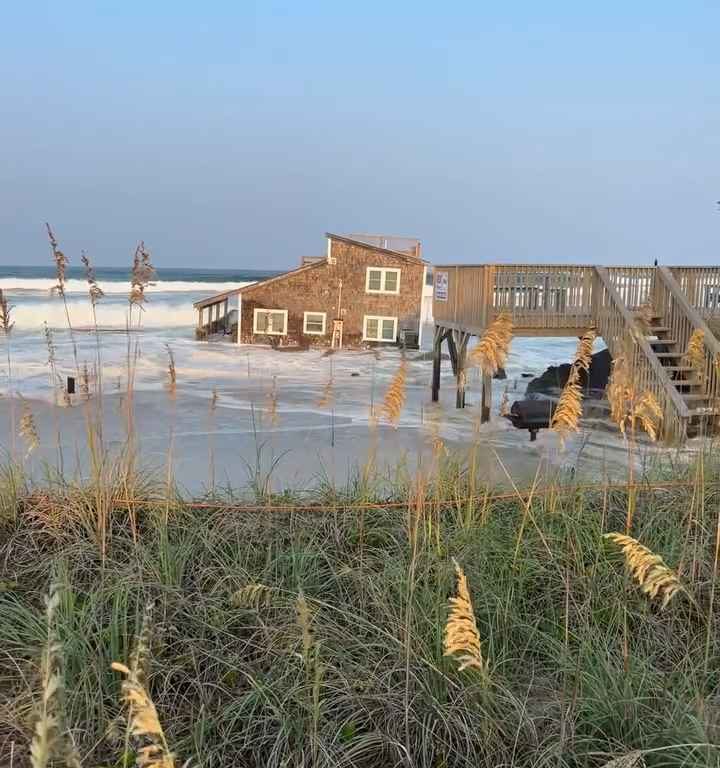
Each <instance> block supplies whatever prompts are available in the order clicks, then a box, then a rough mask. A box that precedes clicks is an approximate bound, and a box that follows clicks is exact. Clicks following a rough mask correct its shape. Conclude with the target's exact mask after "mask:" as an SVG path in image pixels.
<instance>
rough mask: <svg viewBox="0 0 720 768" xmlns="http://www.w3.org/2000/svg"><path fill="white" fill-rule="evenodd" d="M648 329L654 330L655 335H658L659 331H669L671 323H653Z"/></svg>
mask: <svg viewBox="0 0 720 768" xmlns="http://www.w3.org/2000/svg"><path fill="white" fill-rule="evenodd" d="M648 330H651V331H652V335H653V336H657V335H658V333H667V332H668V331H669V330H670V326H669V325H651V326H650V328H649V329H648Z"/></svg>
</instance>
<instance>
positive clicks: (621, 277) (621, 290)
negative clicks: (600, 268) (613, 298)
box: [606, 267, 655, 311]
mask: <svg viewBox="0 0 720 768" xmlns="http://www.w3.org/2000/svg"><path fill="white" fill-rule="evenodd" d="M606 270H607V275H608V277H609V278H610V282H611V283H612V285H613V288H615V290H616V291H617V295H618V296H619V297H620V299H621V300H622V302H623V304H624V305H625V307H626V308H627V309H629V310H630V311H634V310H637V309H640V307H642V306H643V305H644V304H648V303H652V302H653V290H654V286H655V269H654V268H653V267H606Z"/></svg>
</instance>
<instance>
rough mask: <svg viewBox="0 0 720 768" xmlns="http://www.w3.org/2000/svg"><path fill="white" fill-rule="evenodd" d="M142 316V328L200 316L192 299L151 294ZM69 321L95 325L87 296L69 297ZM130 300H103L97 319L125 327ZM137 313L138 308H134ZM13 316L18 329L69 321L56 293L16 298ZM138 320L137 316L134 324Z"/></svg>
mask: <svg viewBox="0 0 720 768" xmlns="http://www.w3.org/2000/svg"><path fill="white" fill-rule="evenodd" d="M144 310H145V311H143V312H142V316H141V325H142V327H143V328H156V329H161V328H180V327H189V326H192V325H194V324H195V321H196V319H197V316H196V313H195V310H194V309H193V306H192V299H191V298H189V299H188V300H187V301H186V302H177V301H175V302H169V301H159V300H154V299H153V298H152V297H150V299H149V301H148V302H147V303H146V304H145V306H144ZM68 312H69V314H70V322H71V323H72V325H73V327H74V328H89V327H91V326H92V325H93V316H92V308H91V306H90V302H89V301H87V300H86V299H78V298H75V299H73V298H70V297H69V298H68ZM127 315H128V304H127V303H125V302H117V301H116V302H114V303H109V302H102V301H101V302H100V303H99V304H98V305H97V322H98V325H99V326H101V327H103V328H117V329H122V328H125V327H126V324H127ZM134 317H135V318H137V317H138V311H137V310H135V311H134ZM12 318H13V320H14V322H15V328H16V330H18V331H32V330H40V329H41V328H42V326H43V324H44V323H47V324H48V325H49V326H50V328H58V329H63V328H65V327H66V325H67V319H66V317H65V307H64V305H63V302H62V299H60V298H59V297H55V298H52V299H49V300H48V301H33V302H32V303H22V302H19V301H18V302H17V303H15V302H14V307H13V311H12ZM136 323H137V319H135V320H134V321H133V324H136Z"/></svg>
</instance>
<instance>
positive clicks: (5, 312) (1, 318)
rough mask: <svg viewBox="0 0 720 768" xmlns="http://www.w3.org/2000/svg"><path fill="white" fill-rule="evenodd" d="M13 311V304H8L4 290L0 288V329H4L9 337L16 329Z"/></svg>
mask: <svg viewBox="0 0 720 768" xmlns="http://www.w3.org/2000/svg"><path fill="white" fill-rule="evenodd" d="M12 311H13V306H12V304H10V303H9V302H8V300H7V297H6V296H5V294H4V292H3V289H2V288H0V328H2V330H3V333H4V334H5V335H6V336H9V335H10V333H11V332H12V329H13V328H14V327H15V323H14V322H13V320H12Z"/></svg>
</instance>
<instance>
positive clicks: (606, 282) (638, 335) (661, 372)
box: [595, 266, 690, 419]
mask: <svg viewBox="0 0 720 768" xmlns="http://www.w3.org/2000/svg"><path fill="white" fill-rule="evenodd" d="M595 273H596V274H597V275H598V278H599V279H600V281H601V282H602V284H603V286H604V288H605V290H606V291H607V294H608V296H609V297H610V298H611V300H612V302H613V304H614V305H615V309H616V310H617V311H618V312H619V313H620V314H621V315H622V317H623V320H624V322H625V326H626V327H627V330H628V333H631V334H632V336H633V339H634V341H635V342H636V343H637V344H638V346H639V347H640V349H641V350H642V352H643V354H644V355H645V359H646V360H647V362H648V363H649V364H650V367H651V368H652V370H653V373H654V374H655V376H656V378H657V379H658V381H659V382H661V383H662V386H663V389H664V391H665V394H666V395H667V396H668V397H669V398H670V400H671V401H672V404H673V405H674V406H675V409H676V410H677V412H678V416H679V417H680V418H681V419H689V418H690V410H689V409H688V406H687V403H686V402H685V401H684V400H683V399H682V397H681V396H680V393H679V392H678V391H677V389H676V388H675V386H674V385H673V383H672V381H671V380H670V378H669V377H668V375H667V371H666V370H665V369H664V368H663V366H662V364H661V363H660V361H659V360H658V359H657V357H655V353H654V352H653V350H652V348H651V347H650V345H649V344H648V342H647V339H646V338H645V336H644V335H643V333H642V332H641V330H640V328H639V327H638V324H637V320H636V319H635V316H634V315H633V313H632V312H630V310H629V309H628V308H627V307H626V306H625V303H624V302H623V300H622V299H621V298H620V295H619V294H618V292H617V291H616V290H615V287H614V286H613V284H612V281H611V280H610V275H609V274H608V271H607V269H606V268H605V267H599V266H596V267H595ZM606 343H607V339H606ZM611 354H612V353H611Z"/></svg>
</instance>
